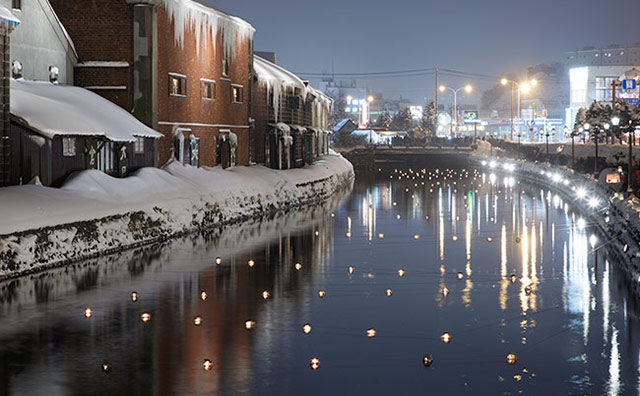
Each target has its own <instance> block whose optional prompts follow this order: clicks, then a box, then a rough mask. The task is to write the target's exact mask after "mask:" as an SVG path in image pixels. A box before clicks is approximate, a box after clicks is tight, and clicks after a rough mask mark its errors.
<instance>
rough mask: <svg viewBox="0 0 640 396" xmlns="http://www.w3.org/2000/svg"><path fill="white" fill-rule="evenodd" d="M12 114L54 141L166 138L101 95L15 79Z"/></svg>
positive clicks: (118, 140) (128, 140) (70, 87)
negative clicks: (60, 137) (71, 137)
mask: <svg viewBox="0 0 640 396" xmlns="http://www.w3.org/2000/svg"><path fill="white" fill-rule="evenodd" d="M11 114H12V115H13V116H14V117H17V118H18V120H20V122H21V123H23V124H25V125H26V126H28V127H29V128H31V129H33V130H35V131H37V132H38V133H40V134H42V135H43V136H45V137H48V138H50V139H52V138H53V137H55V136H58V135H76V136H103V137H105V138H107V139H109V140H112V141H116V142H133V141H135V140H136V137H138V136H139V137H148V138H160V137H162V134H160V133H158V132H156V131H154V130H153V129H151V128H149V127H147V126H146V125H144V124H143V123H141V122H140V121H138V120H137V119H136V118H135V117H134V116H132V115H131V114H130V113H128V112H127V111H125V110H124V109H122V108H121V107H119V106H117V105H115V104H113V103H112V102H110V101H108V100H107V99H105V98H103V97H102V96H100V95H97V94H95V93H93V92H91V91H89V90H86V89H84V88H80V87H74V86H70V85H54V84H51V83H49V82H44V81H25V80H15V79H11Z"/></svg>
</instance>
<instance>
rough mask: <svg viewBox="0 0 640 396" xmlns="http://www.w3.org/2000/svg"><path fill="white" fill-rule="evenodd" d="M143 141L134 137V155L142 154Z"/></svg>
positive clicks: (141, 138) (138, 137)
mask: <svg viewBox="0 0 640 396" xmlns="http://www.w3.org/2000/svg"><path fill="white" fill-rule="evenodd" d="M144 143H145V139H144V138H143V137H142V136H136V141H135V143H134V144H133V148H134V152H135V153H136V154H144Z"/></svg>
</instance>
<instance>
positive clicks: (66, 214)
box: [0, 155, 353, 277]
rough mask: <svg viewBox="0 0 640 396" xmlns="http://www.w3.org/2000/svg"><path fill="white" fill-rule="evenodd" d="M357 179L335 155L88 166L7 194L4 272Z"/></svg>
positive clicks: (284, 204) (179, 230)
mask: <svg viewBox="0 0 640 396" xmlns="http://www.w3.org/2000/svg"><path fill="white" fill-rule="evenodd" d="M352 183H353V167H352V166H351V164H350V163H349V162H348V161H347V160H345V159H344V158H343V157H341V156H339V155H328V156H325V157H323V159H322V160H321V161H318V162H317V163H315V164H314V165H312V166H309V167H306V168H301V169H291V170H285V171H276V170H273V169H269V168H266V167H262V166H252V167H235V168H230V169H227V170H223V169H221V168H195V167H191V166H188V165H182V164H180V163H178V162H175V161H174V162H171V163H169V164H167V165H166V166H165V168H164V169H156V168H144V169H140V170H139V171H137V172H134V174H132V175H131V176H130V177H128V178H124V179H117V178H112V177H110V176H108V175H106V174H104V173H101V172H99V171H95V170H89V171H82V172H79V173H77V174H75V175H74V176H73V177H71V178H69V180H68V181H67V182H66V183H65V185H64V186H63V188H61V189H54V188H49V187H43V186H37V185H27V186H14V187H6V188H3V189H2V190H3V191H2V194H0V207H2V208H3V216H1V217H0V277H2V276H7V275H9V274H12V273H16V272H18V273H24V272H25V271H29V270H32V269H35V268H39V267H43V266H47V265H51V264H52V263H54V264H55V263H58V264H60V263H67V262H70V261H74V260H78V259H82V258H87V257H90V256H93V255H96V254H103V253H106V252H113V251H118V250H121V249H124V248H127V247H135V246H139V245H145V244H148V243H152V242H156V241H159V240H163V239H167V238H170V237H175V236H178V235H182V234H184V233H189V232H193V231H197V230H201V229H204V228H210V227H218V226H221V225H224V224H228V223H231V222H235V221H241V220H245V219H248V218H253V217H259V216H263V215H265V214H269V213H275V212H278V211H280V210H284V209H287V208H291V207H296V206H300V205H303V204H308V203H315V202H322V201H325V200H326V199H328V198H330V197H332V196H333V195H335V194H336V193H337V192H338V191H341V190H344V189H346V188H349V187H350V186H351V185H352Z"/></svg>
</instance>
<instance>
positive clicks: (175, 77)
mask: <svg viewBox="0 0 640 396" xmlns="http://www.w3.org/2000/svg"><path fill="white" fill-rule="evenodd" d="M169 95H170V96H187V76H184V75H182V74H176V73H169Z"/></svg>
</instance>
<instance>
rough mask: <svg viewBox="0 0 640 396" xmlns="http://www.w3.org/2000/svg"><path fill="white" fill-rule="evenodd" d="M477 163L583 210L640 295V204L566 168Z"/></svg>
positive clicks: (599, 244)
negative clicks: (551, 193)
mask: <svg viewBox="0 0 640 396" xmlns="http://www.w3.org/2000/svg"><path fill="white" fill-rule="evenodd" d="M473 161H474V162H475V163H476V165H479V166H481V167H483V168H485V169H486V170H487V171H489V172H494V173H496V174H497V175H500V176H509V175H513V176H514V177H515V178H516V179H517V180H519V181H524V182H526V183H529V184H533V185H537V186H540V187H541V188H544V189H548V190H550V191H553V192H554V193H555V194H557V195H558V196H560V197H562V198H563V200H564V201H565V202H567V203H569V205H571V206H572V207H573V208H574V209H575V210H576V212H578V213H580V214H581V215H582V216H583V217H584V220H585V227H588V228H589V229H591V230H593V231H597V232H594V233H595V234H599V236H600V237H598V238H597V241H596V243H595V245H594V247H593V248H594V249H596V250H598V249H601V248H604V249H605V250H606V252H607V253H608V254H609V255H610V257H611V258H612V262H613V263H614V264H615V265H617V266H618V267H619V268H620V269H622V270H623V271H624V273H625V274H626V275H627V279H628V280H629V285H630V288H631V289H632V290H633V291H634V292H635V293H638V294H637V295H640V244H639V242H640V205H638V204H637V201H635V200H629V199H625V198H624V196H623V194H622V193H617V192H615V191H614V190H612V189H610V188H608V187H604V186H602V185H601V184H599V183H598V182H597V181H596V180H595V179H593V178H591V177H589V176H585V175H582V174H577V173H574V172H573V171H571V170H570V169H567V168H565V167H560V166H553V165H550V164H543V163H532V162H527V161H523V160H510V159H505V158H501V159H499V160H496V159H494V158H491V157H474V159H473Z"/></svg>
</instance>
